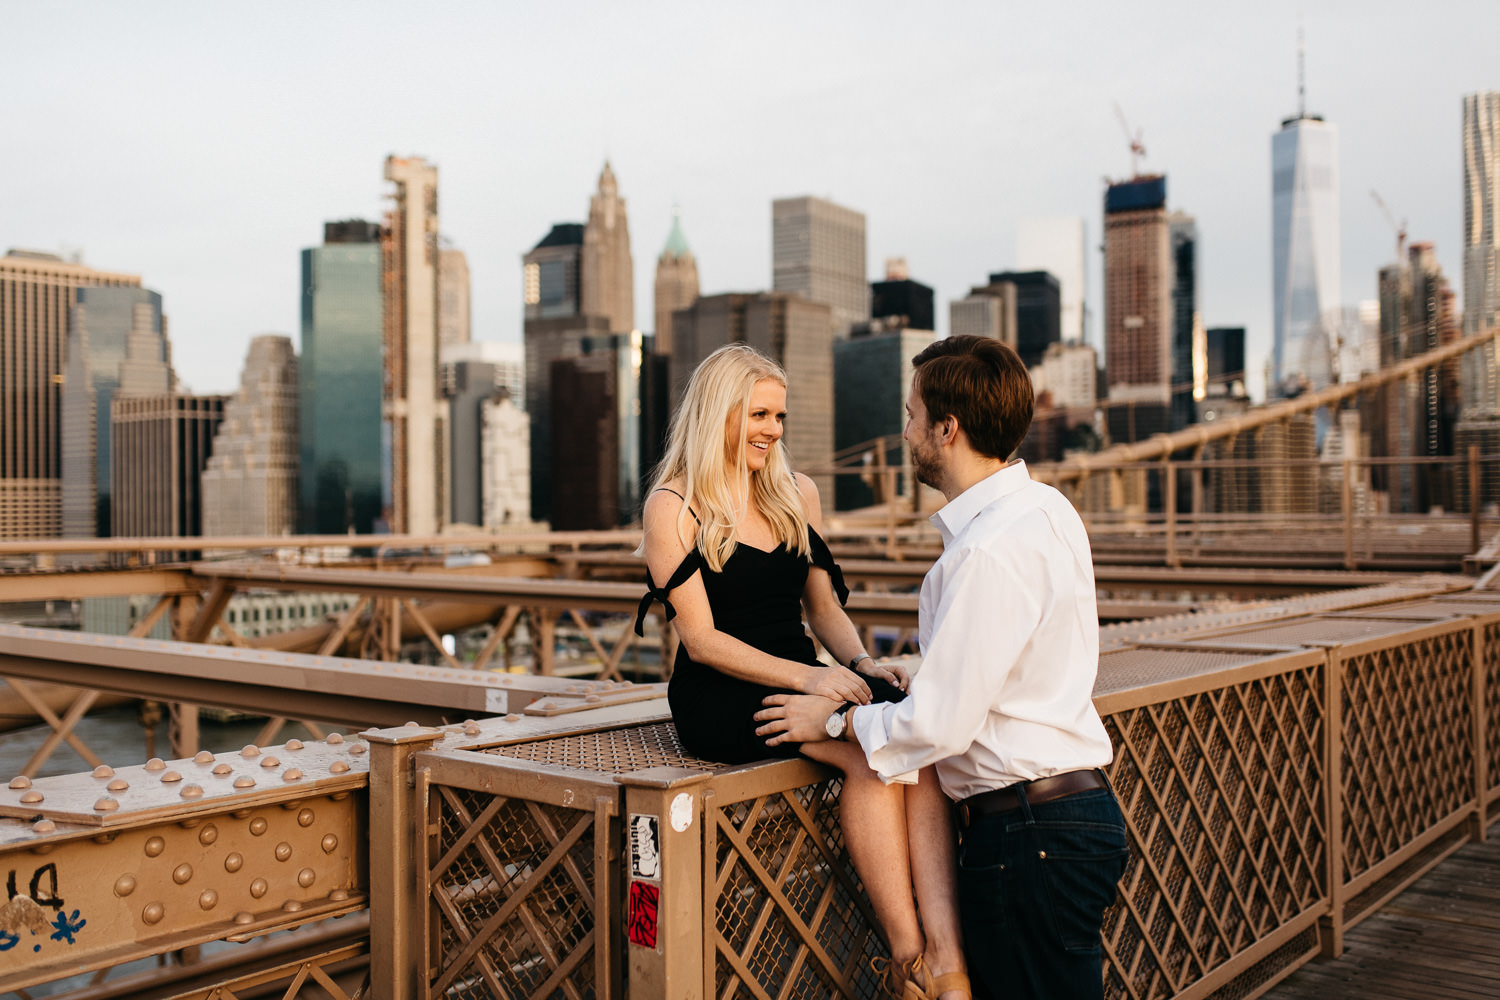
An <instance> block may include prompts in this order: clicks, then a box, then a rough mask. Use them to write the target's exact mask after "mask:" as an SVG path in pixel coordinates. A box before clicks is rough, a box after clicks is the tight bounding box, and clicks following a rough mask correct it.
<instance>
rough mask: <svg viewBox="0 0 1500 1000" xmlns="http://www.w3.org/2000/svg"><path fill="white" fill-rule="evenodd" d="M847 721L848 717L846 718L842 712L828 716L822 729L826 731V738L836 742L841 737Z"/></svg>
mask: <svg viewBox="0 0 1500 1000" xmlns="http://www.w3.org/2000/svg"><path fill="white" fill-rule="evenodd" d="M847 721H848V716H846V715H845V714H844V713H843V712H834V713H833V714H832V715H830V716H829V717H828V721H827V722H825V723H824V724H823V728H825V729H826V730H828V738H829V739H831V740H836V739H838V738H839V737H840V736H843V735H844V724H845V723H846V722H847Z"/></svg>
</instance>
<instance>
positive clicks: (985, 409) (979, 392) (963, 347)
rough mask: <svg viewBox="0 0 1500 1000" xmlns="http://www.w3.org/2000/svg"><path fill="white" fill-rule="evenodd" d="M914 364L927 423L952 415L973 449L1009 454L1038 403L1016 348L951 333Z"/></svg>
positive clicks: (992, 454) (999, 455) (996, 455)
mask: <svg viewBox="0 0 1500 1000" xmlns="http://www.w3.org/2000/svg"><path fill="white" fill-rule="evenodd" d="M912 364H913V365H914V366H915V368H916V375H915V382H916V389H917V394H918V395H919V396H921V398H922V405H923V406H925V407H926V408H927V419H928V420H929V421H931V422H933V423H936V422H938V421H940V420H943V419H945V418H947V417H953V418H954V419H956V420H957V421H958V426H960V427H962V428H963V429H964V433H965V434H967V435H968V436H969V443H970V444H972V445H973V446H974V450H975V451H977V452H979V453H980V454H981V455H987V456H989V457H991V458H998V459H1000V460H1001V461H1005V460H1006V459H1008V458H1010V455H1011V453H1012V452H1014V451H1015V450H1016V448H1017V447H1019V446H1020V444H1021V441H1022V439H1023V438H1025V437H1026V431H1027V430H1028V429H1029V428H1030V427H1031V415H1032V411H1033V409H1034V407H1035V405H1036V400H1035V397H1034V395H1033V393H1032V390H1031V376H1030V375H1029V374H1027V372H1026V366H1025V365H1024V364H1023V363H1022V362H1021V358H1020V356H1019V355H1018V354H1016V352H1015V351H1013V350H1012V349H1011V348H1010V347H1008V346H1007V345H1006V344H1004V343H1003V342H1001V341H998V340H995V339H993V338H991V337H948V338H945V339H943V340H936V341H933V342H932V343H931V344H929V345H928V346H927V347H926V348H924V349H923V350H922V352H921V353H920V354H918V355H917V356H916V357H915V358H912Z"/></svg>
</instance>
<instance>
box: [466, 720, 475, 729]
mask: <svg viewBox="0 0 1500 1000" xmlns="http://www.w3.org/2000/svg"><path fill="white" fill-rule="evenodd" d="M472 725H475V720H473V719H465V720H464V726H465V727H468V726H472Z"/></svg>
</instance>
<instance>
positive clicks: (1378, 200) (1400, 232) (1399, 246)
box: [1370, 191, 1406, 264]
mask: <svg viewBox="0 0 1500 1000" xmlns="http://www.w3.org/2000/svg"><path fill="white" fill-rule="evenodd" d="M1370 197H1371V198H1374V199H1375V204H1377V205H1379V206H1380V211H1381V212H1383V213H1384V214H1385V221H1386V222H1388V223H1390V226H1391V228H1392V229H1394V230H1395V231H1396V263H1397V264H1399V263H1401V257H1402V255H1403V254H1405V253H1406V220H1405V219H1402V220H1401V224H1400V225H1397V224H1396V217H1395V216H1394V215H1392V214H1391V210H1390V209H1389V208H1387V207H1386V205H1385V199H1384V198H1382V197H1380V192H1379V191H1371V192H1370Z"/></svg>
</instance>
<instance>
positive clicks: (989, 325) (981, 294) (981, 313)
mask: <svg viewBox="0 0 1500 1000" xmlns="http://www.w3.org/2000/svg"><path fill="white" fill-rule="evenodd" d="M1016 322H1017V320H1016V286H1015V285H1013V284H1011V283H1010V282H1008V281H999V282H992V283H990V284H988V285H985V286H984V287H982V288H976V289H974V290H973V291H971V292H970V293H969V294H968V295H967V296H966V297H964V298H962V299H954V300H953V301H952V302H949V303H948V335H949V336H950V337H960V336H969V337H991V338H993V339H995V340H999V341H1003V342H1004V343H1005V344H1006V345H1007V346H1008V347H1010V348H1011V349H1012V350H1014V349H1015V346H1016Z"/></svg>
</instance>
